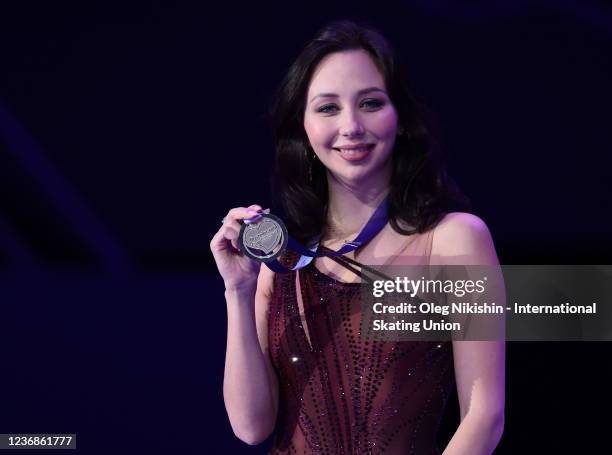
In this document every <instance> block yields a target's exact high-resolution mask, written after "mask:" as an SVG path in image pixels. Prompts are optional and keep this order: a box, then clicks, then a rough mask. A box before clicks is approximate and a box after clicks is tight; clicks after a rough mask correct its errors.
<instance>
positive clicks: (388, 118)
mask: <svg viewBox="0 0 612 455" xmlns="http://www.w3.org/2000/svg"><path fill="white" fill-rule="evenodd" d="M373 129H375V131H376V135H377V136H378V137H395V134H396V132H397V114H396V112H395V109H385V110H384V111H381V112H380V116H377V118H376V122H375V123H374V125H373Z"/></svg>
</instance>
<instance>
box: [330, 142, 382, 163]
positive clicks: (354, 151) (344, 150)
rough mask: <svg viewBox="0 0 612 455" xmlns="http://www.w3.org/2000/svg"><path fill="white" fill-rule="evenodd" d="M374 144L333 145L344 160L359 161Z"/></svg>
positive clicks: (368, 152)
mask: <svg viewBox="0 0 612 455" xmlns="http://www.w3.org/2000/svg"><path fill="white" fill-rule="evenodd" d="M374 145H375V144H354V145H344V146H342V147H334V150H336V151H338V152H340V156H341V157H342V158H344V159H345V160H346V161H360V160H362V159H364V158H365V157H366V156H368V155H369V154H370V152H371V151H372V149H373V148H374Z"/></svg>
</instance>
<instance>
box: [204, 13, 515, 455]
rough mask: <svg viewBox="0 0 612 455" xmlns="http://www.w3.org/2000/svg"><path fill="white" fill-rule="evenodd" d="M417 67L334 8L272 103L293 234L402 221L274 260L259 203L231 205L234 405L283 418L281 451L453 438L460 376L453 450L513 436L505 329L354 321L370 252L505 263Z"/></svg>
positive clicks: (249, 420)
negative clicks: (496, 334) (250, 234)
mask: <svg viewBox="0 0 612 455" xmlns="http://www.w3.org/2000/svg"><path fill="white" fill-rule="evenodd" d="M402 68H403V67H402V66H401V65H400V63H399V61H398V59H397V57H396V56H395V54H394V52H393V50H392V49H391V47H390V46H389V44H388V42H387V41H386V40H385V39H384V38H383V37H382V36H381V35H380V33H378V32H377V31H376V30H374V29H372V28H369V27H365V26H361V25H358V24H356V23H354V22H352V21H348V20H346V21H339V22H334V23H331V24H329V25H328V26H326V27H324V28H323V29H322V30H321V31H320V32H319V33H318V34H317V36H316V37H315V38H314V39H313V40H312V41H311V42H310V43H309V44H308V45H307V46H306V48H305V49H304V50H303V51H302V53H301V54H300V56H299V57H298V59H297V60H296V62H295V63H294V64H293V65H292V67H291V68H290V70H289V72H288V74H287V76H286V78H285V80H284V81H283V83H282V85H281V88H280V90H279V92H278V95H277V98H276V101H275V103H274V106H273V108H272V112H271V120H272V128H273V132H274V136H275V144H276V151H277V155H276V166H275V175H274V186H275V188H274V194H275V196H277V197H278V199H279V202H280V205H281V206H282V209H283V211H284V216H283V220H284V221H285V223H286V224H287V227H288V229H289V233H290V235H291V236H292V237H294V238H295V239H296V240H298V241H300V242H302V243H303V244H304V245H310V244H316V245H318V248H319V249H318V251H323V252H330V251H331V250H334V251H336V250H338V249H339V248H340V247H341V246H342V245H343V243H344V242H345V241H346V240H350V239H353V238H355V235H356V234H357V233H359V232H360V231H361V230H362V228H363V227H364V225H366V223H367V222H368V220H369V219H370V217H371V216H372V214H373V213H374V211H375V210H376V208H377V207H378V206H379V204H381V203H382V201H388V209H387V214H388V219H389V222H388V223H387V224H386V225H385V226H384V227H383V228H382V230H380V231H379V232H378V233H377V234H376V235H375V236H374V237H373V238H372V239H371V240H370V241H369V242H367V243H366V244H364V245H361V246H359V247H358V248H357V249H355V250H354V251H352V252H350V253H348V254H346V255H345V256H343V257H316V258H315V259H314V260H313V261H311V262H310V263H309V264H308V265H307V266H306V267H303V268H301V269H299V270H296V271H292V272H290V273H274V272H272V271H271V270H270V268H268V267H266V266H264V267H260V264H259V263H256V262H254V261H251V260H250V259H248V258H247V257H246V256H245V255H243V254H242V253H241V252H240V251H239V247H238V240H237V239H238V233H239V230H240V227H241V221H242V220H244V219H246V218H250V219H251V220H252V221H255V222H256V221H257V219H258V217H259V215H258V213H260V212H261V211H262V207H261V206H259V205H256V204H254V205H251V206H250V207H237V208H233V209H231V210H230V211H229V212H228V214H227V215H226V217H225V218H224V222H223V226H222V227H221V229H220V230H219V231H218V232H217V234H216V235H215V236H214V238H213V239H212V241H211V250H212V252H213V255H214V257H215V260H216V263H217V266H218V269H219V272H220V274H221V275H222V277H223V279H224V283H225V288H226V291H225V297H226V300H227V312H228V337H227V353H226V364H225V377H224V387H223V388H224V399H225V404H226V409H227V412H228V416H229V419H230V422H231V425H232V428H233V430H234V432H235V434H236V435H237V436H238V437H239V438H240V439H242V440H243V441H245V442H247V443H249V444H258V443H260V442H262V441H263V440H265V439H266V438H267V437H268V436H269V435H271V434H272V432H273V431H275V430H276V436H275V440H274V446H273V448H272V451H271V453H274V454H280V453H330V454H341V453H347V454H349V453H350V454H353V453H359V454H361V453H391V454H395V453H397V454H399V453H402V454H406V453H415V454H429V453H439V451H438V448H437V445H436V431H437V425H438V422H439V420H440V417H441V414H442V412H443V410H444V406H445V403H446V398H447V396H448V394H449V392H450V390H451V388H452V386H453V383H454V382H456V385H457V391H458V397H459V407H460V411H461V416H460V417H461V423H460V425H459V427H458V428H457V430H456V432H455V434H454V435H453V437H452V439H451V440H450V442H449V444H448V445H447V446H446V448H445V450H444V452H443V453H444V454H445V455H451V454H470V455H479V454H490V453H491V452H492V451H493V450H494V448H495V447H496V445H497V444H498V442H499V440H500V438H501V434H502V431H503V422H504V355H505V350H504V344H503V342H494V341H490V342H477V341H462V342H457V341H452V342H446V343H432V342H424V341H422V342H390V341H385V342H370V343H368V342H367V341H365V342H364V341H362V339H361V338H360V337H359V332H358V331H359V324H358V323H355V317H357V318H358V317H359V308H358V306H359V304H358V303H356V302H357V301H358V299H359V292H358V291H356V290H357V288H358V287H359V286H358V283H359V282H360V280H361V278H364V279H365V275H364V274H363V269H362V270H361V271H360V266H361V264H378V265H382V264H404V265H409V264H428V263H429V264H466V265H467V264H483V265H496V264H498V261H497V257H496V254H495V249H494V246H493V243H492V240H491V236H490V234H489V231H488V229H487V227H486V225H485V224H484V223H483V221H482V220H480V219H479V218H477V217H476V216H474V215H471V214H469V213H466V212H462V211H451V209H452V208H453V207H461V205H460V203H461V201H462V200H461V198H460V197H459V196H458V192H457V191H456V190H454V187H453V186H452V185H451V183H450V180H449V179H447V178H446V175H445V173H444V171H443V169H442V167H441V165H440V163H439V162H438V161H437V160H436V159H434V149H432V147H431V146H430V140H429V137H428V131H427V129H426V128H425V125H424V123H423V119H422V116H421V114H420V112H419V109H418V108H417V104H416V102H415V100H414V97H413V96H412V94H411V92H410V90H409V88H408V86H407V85H406V77H405V73H404V70H403V69H402ZM291 259H292V258H291V257H290V256H287V257H285V261H286V264H288V265H291ZM355 284H357V286H355Z"/></svg>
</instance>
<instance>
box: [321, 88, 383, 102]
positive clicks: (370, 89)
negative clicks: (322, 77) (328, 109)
mask: <svg viewBox="0 0 612 455" xmlns="http://www.w3.org/2000/svg"><path fill="white" fill-rule="evenodd" d="M370 92H383V93H384V94H385V95H386V94H387V92H386V91H385V90H383V89H382V88H378V87H368V88H364V89H361V90H359V91H358V92H357V95H365V94H366V93H370ZM337 96H338V95H337V94H336V93H319V94H318V95H315V96H313V97H312V98H311V99H310V102H311V103H312V102H313V101H314V100H315V99H316V98H323V97H337Z"/></svg>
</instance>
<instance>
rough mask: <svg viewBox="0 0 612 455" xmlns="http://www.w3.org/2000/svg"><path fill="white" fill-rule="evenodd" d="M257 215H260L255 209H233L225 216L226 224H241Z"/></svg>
mask: <svg viewBox="0 0 612 455" xmlns="http://www.w3.org/2000/svg"><path fill="white" fill-rule="evenodd" d="M256 207H259V206H256ZM257 215H258V212H257V210H256V209H254V208H248V207H236V208H233V209H231V210H230V211H229V212H227V215H226V216H225V220H224V224H225V223H230V224H232V223H234V222H238V223H240V221H242V220H244V219H245V218H252V217H255V216H257Z"/></svg>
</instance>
